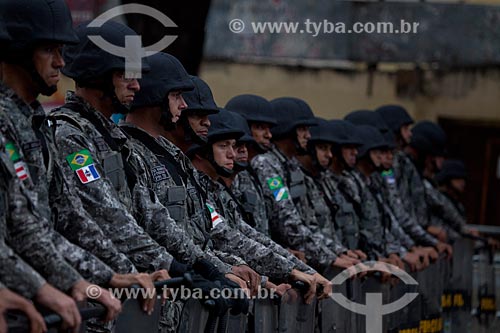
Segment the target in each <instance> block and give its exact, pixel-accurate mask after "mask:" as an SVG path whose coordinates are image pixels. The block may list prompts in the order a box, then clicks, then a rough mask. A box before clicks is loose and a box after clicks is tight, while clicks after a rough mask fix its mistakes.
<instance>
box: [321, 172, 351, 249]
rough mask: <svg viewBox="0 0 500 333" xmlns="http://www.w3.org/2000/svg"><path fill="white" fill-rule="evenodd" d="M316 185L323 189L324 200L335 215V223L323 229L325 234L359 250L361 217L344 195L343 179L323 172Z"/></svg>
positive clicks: (332, 222)
mask: <svg viewBox="0 0 500 333" xmlns="http://www.w3.org/2000/svg"><path fill="white" fill-rule="evenodd" d="M316 184H317V185H318V186H319V187H320V188H321V189H322V191H323V193H324V198H325V200H326V202H327V203H328V205H329V206H330V209H331V211H332V214H334V218H333V221H331V222H330V223H326V224H325V225H324V226H323V227H322V230H323V233H325V234H327V235H331V236H330V237H332V238H333V236H334V235H336V236H337V237H338V238H339V239H340V241H341V242H342V244H344V246H346V247H347V248H349V249H358V248H359V216H358V214H357V212H356V210H355V209H354V206H353V204H352V203H351V202H350V201H349V200H348V199H347V198H346V196H345V194H344V193H343V191H344V189H343V184H344V183H342V182H341V177H338V176H337V175H335V174H334V173H333V172H332V171H330V170H326V171H323V172H321V174H320V176H319V177H318V179H317V181H316Z"/></svg>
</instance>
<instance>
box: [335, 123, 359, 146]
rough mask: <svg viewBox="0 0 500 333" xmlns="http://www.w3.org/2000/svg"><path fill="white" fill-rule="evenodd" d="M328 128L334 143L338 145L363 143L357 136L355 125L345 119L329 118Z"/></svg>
mask: <svg viewBox="0 0 500 333" xmlns="http://www.w3.org/2000/svg"><path fill="white" fill-rule="evenodd" d="M329 123H330V130H331V132H332V135H334V136H335V141H334V142H335V143H336V144H337V145H339V146H344V145H345V146H347V145H353V146H361V145H362V144H363V143H362V142H361V139H360V138H358V135H357V129H356V126H355V125H353V124H351V123H350V122H348V121H347V120H339V119H335V120H330V121H329Z"/></svg>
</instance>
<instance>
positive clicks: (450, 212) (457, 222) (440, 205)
mask: <svg viewBox="0 0 500 333" xmlns="http://www.w3.org/2000/svg"><path fill="white" fill-rule="evenodd" d="M424 187H425V200H426V202H427V206H428V209H429V215H430V216H431V221H432V222H433V224H437V225H441V226H443V227H445V229H447V230H448V231H451V235H452V237H451V238H452V239H456V238H457V237H459V235H461V234H464V233H466V232H467V230H466V228H465V225H466V224H467V220H466V218H465V215H463V213H461V212H460V211H459V210H458V209H457V207H456V206H455V205H454V204H453V202H451V201H450V199H449V198H448V197H446V196H445V195H444V194H443V193H441V192H440V191H439V190H438V189H437V188H436V187H435V186H434V185H433V184H432V182H431V181H429V180H428V179H424Z"/></svg>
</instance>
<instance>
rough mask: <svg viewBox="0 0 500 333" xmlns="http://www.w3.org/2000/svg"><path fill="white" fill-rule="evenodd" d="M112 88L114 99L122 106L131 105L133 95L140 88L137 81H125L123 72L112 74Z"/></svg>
mask: <svg viewBox="0 0 500 333" xmlns="http://www.w3.org/2000/svg"><path fill="white" fill-rule="evenodd" d="M113 86H114V87H115V94H116V97H117V98H118V100H119V101H120V103H122V104H131V103H132V102H133V101H134V96H135V93H136V92H138V91H139V90H140V88H141V86H140V85H139V81H137V79H126V78H125V73H124V72H123V71H119V72H114V73H113Z"/></svg>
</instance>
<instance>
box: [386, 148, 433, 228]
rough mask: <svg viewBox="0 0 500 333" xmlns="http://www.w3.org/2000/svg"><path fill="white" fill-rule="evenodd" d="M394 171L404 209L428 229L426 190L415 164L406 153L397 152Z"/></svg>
mask: <svg viewBox="0 0 500 333" xmlns="http://www.w3.org/2000/svg"><path fill="white" fill-rule="evenodd" d="M393 171H394V178H395V179H396V184H397V186H398V190H399V193H400V196H401V200H402V202H403V206H404V209H405V210H406V211H407V212H408V213H409V214H410V216H412V217H414V218H415V219H416V220H417V221H418V223H419V224H420V225H421V226H422V227H423V228H427V226H428V225H429V215H428V211H427V205H426V201H425V189H424V184H423V181H422V176H421V175H420V173H419V172H418V170H417V168H416V166H415V164H414V163H413V162H412V160H411V159H410V157H409V156H408V155H407V154H406V153H404V152H402V151H397V152H396V153H395V154H394V166H393Z"/></svg>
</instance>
